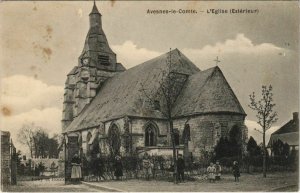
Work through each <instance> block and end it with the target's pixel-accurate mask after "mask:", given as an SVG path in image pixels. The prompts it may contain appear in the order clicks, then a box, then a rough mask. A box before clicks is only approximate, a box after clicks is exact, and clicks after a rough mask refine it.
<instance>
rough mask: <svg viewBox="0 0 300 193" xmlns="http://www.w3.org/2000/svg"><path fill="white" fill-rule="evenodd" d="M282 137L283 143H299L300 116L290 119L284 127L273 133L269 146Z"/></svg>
mask: <svg viewBox="0 0 300 193" xmlns="http://www.w3.org/2000/svg"><path fill="white" fill-rule="evenodd" d="M278 139H280V140H281V141H282V142H283V143H287V144H289V145H299V118H298V114H297V117H294V119H292V120H290V121H289V122H287V123H286V124H284V125H283V126H282V127H280V128H279V129H278V130H277V131H275V132H274V133H272V135H271V137H270V140H269V143H268V147H271V146H272V144H273V142H275V141H277V140H278Z"/></svg>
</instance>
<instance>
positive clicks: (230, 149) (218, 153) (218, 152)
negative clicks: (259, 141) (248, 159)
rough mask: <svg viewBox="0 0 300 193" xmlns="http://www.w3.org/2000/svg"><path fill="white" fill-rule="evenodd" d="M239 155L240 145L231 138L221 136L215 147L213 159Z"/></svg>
mask: <svg viewBox="0 0 300 193" xmlns="http://www.w3.org/2000/svg"><path fill="white" fill-rule="evenodd" d="M240 155H241V145H240V144H238V143H237V141H236V140H235V139H234V138H233V139H230V140H228V138H227V137H226V138H224V137H221V138H220V140H219V142H218V144H217V145H216V147H215V159H221V158H224V157H239V156H240Z"/></svg>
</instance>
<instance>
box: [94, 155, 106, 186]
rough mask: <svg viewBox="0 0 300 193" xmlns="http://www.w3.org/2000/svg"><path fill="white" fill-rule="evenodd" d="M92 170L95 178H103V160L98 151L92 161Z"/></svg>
mask: <svg viewBox="0 0 300 193" xmlns="http://www.w3.org/2000/svg"><path fill="white" fill-rule="evenodd" d="M93 170H94V175H95V176H97V180H98V181H100V180H101V178H103V180H105V177H104V162H103V160H102V159H101V156H100V153H98V154H97V157H96V158H95V160H94V162H93Z"/></svg>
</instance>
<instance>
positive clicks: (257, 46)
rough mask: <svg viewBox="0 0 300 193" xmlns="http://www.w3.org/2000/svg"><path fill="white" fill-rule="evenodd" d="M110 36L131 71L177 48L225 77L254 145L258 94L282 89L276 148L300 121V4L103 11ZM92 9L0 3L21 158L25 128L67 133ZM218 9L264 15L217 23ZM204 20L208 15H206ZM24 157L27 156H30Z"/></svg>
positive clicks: (11, 120)
mask: <svg viewBox="0 0 300 193" xmlns="http://www.w3.org/2000/svg"><path fill="white" fill-rule="evenodd" d="M96 3H97V6H98V9H99V11H100V12H101V14H102V23H103V29H104V31H105V33H106V36H107V39H108V41H109V44H110V46H111V48H112V49H113V51H114V52H115V53H116V54H117V59H118V62H121V63H122V64H123V65H124V66H125V67H126V68H127V69H128V68H131V67H133V66H135V65H138V64H140V63H142V62H144V61H147V60H149V59H151V58H153V57H156V56H159V55H160V54H163V53H166V52H168V51H169V49H170V48H172V49H175V48H178V49H179V50H180V51H181V52H182V53H183V54H185V55H186V56H187V57H188V58H189V59H190V60H191V61H192V62H194V63H195V64H196V65H197V66H198V67H199V68H200V69H201V70H205V69H207V68H210V67H213V66H215V65H216V63H215V62H214V60H215V59H216V57H217V56H218V58H219V60H220V61H221V62H220V63H218V66H219V67H220V68H221V70H222V71H223V73H224V75H225V77H226V79H227V81H228V82H229V84H230V85H231V87H232V89H233V91H234V92H235V94H236V96H237V98H238V99H239V101H240V103H241V105H242V107H243V108H244V110H245V112H246V113H247V117H246V121H245V124H246V125H247V126H248V129H249V136H250V135H251V136H254V137H255V139H256V140H257V141H258V142H261V141H262V137H261V134H260V133H259V132H257V131H254V128H257V129H259V128H260V127H259V126H258V125H257V123H256V121H257V120H256V117H255V113H254V112H253V111H252V110H251V109H250V108H249V107H248V104H249V94H251V93H252V92H256V93H257V94H258V95H259V93H260V91H261V86H262V85H269V84H271V85H272V86H273V92H274V101H275V103H276V106H275V110H276V111H277V112H278V118H279V120H278V121H277V123H275V124H274V125H273V127H272V128H271V129H270V130H269V131H267V138H269V136H270V134H271V133H272V132H273V131H275V130H276V129H278V128H279V127H280V126H282V125H283V124H285V123H286V122H288V121H289V120H290V119H291V118H292V112H295V111H299V110H298V109H299V102H298V101H299V56H298V53H299V42H298V41H299V37H298V34H299V26H298V25H299V11H298V4H297V1H294V2H290V1H289V2H284V1H274V2H269V1H263V2H258V1H253V2H246V1H245V2H237V1H233V2H229V1H226V2H219V1H204V2H203V1H202V2H200V1H185V2H180V1H173V2H170V1H160V2H158V1H121V2H120V1H113V2H110V1H97V2H96ZM92 4H93V3H92V1H73V2H72V1H68V2H67V1H52V2H51V1H45V2H41V1H39V2H38V1H13V2H8V1H5V2H3V1H2V2H1V3H0V23H1V25H0V37H1V38H0V65H1V72H0V83H1V84H0V85H1V87H0V88H1V95H0V96H1V98H0V107H1V113H0V116H1V120H0V121H1V122H0V126H1V130H6V131H10V132H11V134H12V137H13V140H14V141H15V144H16V146H17V148H19V149H22V148H23V149H22V150H24V146H21V145H20V144H19V143H18V140H17V133H18V130H19V129H20V128H21V127H22V125H23V124H29V123H32V122H33V123H35V124H36V125H38V126H42V127H44V128H45V129H46V130H47V131H48V132H49V133H50V134H51V135H52V134H53V133H59V132H61V124H60V120H61V117H62V102H63V101H62V99H63V89H64V82H65V80H66V75H67V73H68V72H69V71H71V69H72V68H73V67H74V66H75V65H77V60H78V57H79V55H80V53H81V51H82V49H83V45H84V40H85V37H86V34H87V32H88V28H89V20H88V14H89V13H90V11H91V9H92ZM148 9H150V10H153V9H175V10H178V9H195V10H196V11H197V12H198V13H197V14H168V15H159V14H157V15H151V14H147V10H148ZM210 9H258V10H259V12H258V14H208V13H207V10H210ZM202 11H203V12H202ZM24 151H25V150H24Z"/></svg>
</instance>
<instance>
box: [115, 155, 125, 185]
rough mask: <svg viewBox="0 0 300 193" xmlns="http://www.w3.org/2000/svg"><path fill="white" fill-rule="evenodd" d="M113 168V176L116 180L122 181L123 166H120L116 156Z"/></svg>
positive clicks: (119, 159)
mask: <svg viewBox="0 0 300 193" xmlns="http://www.w3.org/2000/svg"><path fill="white" fill-rule="evenodd" d="M114 168H115V176H116V178H117V180H122V176H123V165H122V161H121V157H120V156H118V155H117V156H116V160H115V164H114Z"/></svg>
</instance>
